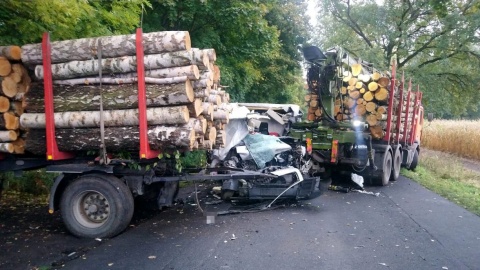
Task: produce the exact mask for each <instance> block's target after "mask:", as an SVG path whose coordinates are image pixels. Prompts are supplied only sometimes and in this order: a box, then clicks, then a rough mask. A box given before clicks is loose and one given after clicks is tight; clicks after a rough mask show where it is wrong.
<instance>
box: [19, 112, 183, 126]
mask: <svg viewBox="0 0 480 270" xmlns="http://www.w3.org/2000/svg"><path fill="white" fill-rule="evenodd" d="M103 119H104V123H105V126H106V127H123V126H138V109H128V110H108V111H104V115H103ZM189 119H190V117H189V113H188V109H187V106H177V107H159V108H147V124H148V125H152V126H153V125H166V124H186V123H187V122H188V120H189ZM54 121H55V127H57V128H88V127H99V126H100V112H99V111H79V112H60V113H54ZM20 122H21V126H22V127H23V128H34V129H43V128H45V114H44V113H24V114H22V116H21V117H20Z"/></svg>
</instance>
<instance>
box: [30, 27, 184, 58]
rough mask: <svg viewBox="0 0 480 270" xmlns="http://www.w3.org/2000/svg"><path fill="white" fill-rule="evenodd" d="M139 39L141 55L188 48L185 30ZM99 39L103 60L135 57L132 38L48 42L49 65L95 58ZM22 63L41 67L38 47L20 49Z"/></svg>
mask: <svg viewBox="0 0 480 270" xmlns="http://www.w3.org/2000/svg"><path fill="white" fill-rule="evenodd" d="M142 37H143V44H144V45H143V50H144V53H145V54H158V53H162V52H173V51H181V50H190V48H191V42H190V35H189V33H188V32H187V31H163V32H152V33H143V36H142ZM99 40H101V41H102V49H103V50H102V56H103V57H105V58H113V57H120V56H125V55H135V54H136V45H135V43H136V37H135V35H121V36H104V37H94V38H82V39H73V40H64V41H56V42H52V43H51V51H52V63H61V62H70V61H81V60H88V59H92V58H93V59H95V58H97V44H98V41H99ZM22 61H23V63H25V64H42V44H41V43H37V44H28V45H24V46H22Z"/></svg>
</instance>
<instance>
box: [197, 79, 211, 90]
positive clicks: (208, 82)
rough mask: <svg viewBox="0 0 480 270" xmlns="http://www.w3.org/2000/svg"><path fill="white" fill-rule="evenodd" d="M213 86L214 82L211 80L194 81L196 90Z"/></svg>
mask: <svg viewBox="0 0 480 270" xmlns="http://www.w3.org/2000/svg"><path fill="white" fill-rule="evenodd" d="M212 85H213V81H212V80H209V79H201V80H196V81H192V86H193V88H195V89H198V88H206V87H212Z"/></svg>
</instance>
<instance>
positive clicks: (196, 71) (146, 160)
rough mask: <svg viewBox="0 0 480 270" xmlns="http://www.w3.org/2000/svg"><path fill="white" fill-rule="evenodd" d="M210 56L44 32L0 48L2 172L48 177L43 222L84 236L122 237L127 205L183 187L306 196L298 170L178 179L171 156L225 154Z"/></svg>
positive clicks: (156, 40) (172, 40) (167, 197)
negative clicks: (231, 186) (52, 219)
mask: <svg viewBox="0 0 480 270" xmlns="http://www.w3.org/2000/svg"><path fill="white" fill-rule="evenodd" d="M215 58H216V56H215V51H214V50H213V49H194V48H191V45H190V37H189V34H188V32H185V31H165V32H152V33H143V32H142V30H141V29H137V32H136V34H134V35H122V36H108V37H97V38H84V39H77V40H66V41H56V42H50V38H49V34H48V33H45V34H44V35H43V41H42V43H41V44H27V45H24V46H22V47H21V48H20V47H18V46H6V47H0V80H1V82H2V88H1V89H0V90H1V91H2V93H1V95H0V171H15V172H18V171H23V170H32V169H37V168H45V170H46V171H47V172H53V173H57V174H58V176H57V177H56V178H55V181H54V184H53V186H52V188H51V191H50V197H49V213H54V212H55V211H57V210H60V212H61V216H62V219H63V222H64V224H65V225H66V228H67V229H68V230H69V231H70V232H71V233H72V234H74V235H76V236H79V237H87V238H96V237H99V238H104V237H112V236H115V235H117V234H119V233H120V232H122V231H123V230H124V229H125V228H126V227H127V226H128V224H129V223H130V220H131V218H132V215H133V211H134V198H145V199H147V200H149V201H153V202H154V203H156V205H157V206H158V207H159V208H162V207H164V206H169V205H171V204H172V203H173V201H174V199H175V196H176V194H177V192H178V189H179V181H182V180H184V181H204V180H225V179H228V180H231V181H237V182H241V183H245V187H247V186H248V188H249V189H247V188H244V189H242V191H243V193H242V194H243V195H245V196H243V197H244V198H246V199H249V198H255V199H262V198H269V199H274V201H275V200H276V199H278V198H279V197H281V196H282V197H285V196H286V197H289V198H305V197H308V196H309V195H310V194H311V191H312V189H313V188H314V184H315V182H316V178H312V177H308V178H304V177H303V174H302V173H301V172H300V170H299V169H297V168H288V169H281V170H278V168H277V167H275V168H274V169H272V170H268V171H253V170H244V169H239V168H225V167H217V168H206V166H205V168H196V169H192V170H189V171H186V170H182V167H181V164H180V163H179V159H178V156H179V155H180V152H183V151H185V152H186V151H190V150H192V149H204V150H212V148H220V147H224V146H225V145H226V132H225V130H224V126H225V125H226V124H228V122H229V111H228V110H229V109H228V108H229V104H228V102H229V95H228V93H226V92H225V91H222V90H221V88H220V86H219V79H220V70H219V68H218V66H216V65H214V62H215ZM272 186H273V187H274V189H272ZM266 191H267V192H266ZM287 191H288V192H287ZM265 196H266V197H265ZM272 203H273V202H272Z"/></svg>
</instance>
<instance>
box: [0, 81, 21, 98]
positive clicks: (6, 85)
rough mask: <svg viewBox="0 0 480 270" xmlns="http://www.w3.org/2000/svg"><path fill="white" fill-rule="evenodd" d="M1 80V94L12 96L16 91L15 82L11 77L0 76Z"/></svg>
mask: <svg viewBox="0 0 480 270" xmlns="http://www.w3.org/2000/svg"><path fill="white" fill-rule="evenodd" d="M0 80H1V81H2V94H3V95H5V96H7V97H9V98H13V97H15V95H16V94H17V93H18V88H17V83H16V82H15V81H14V80H13V79H12V78H11V77H3V78H0Z"/></svg>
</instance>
